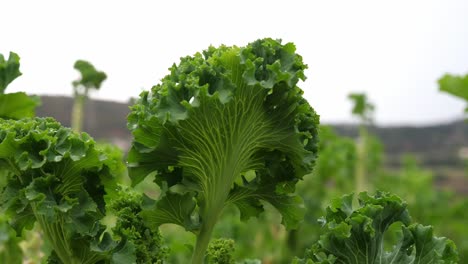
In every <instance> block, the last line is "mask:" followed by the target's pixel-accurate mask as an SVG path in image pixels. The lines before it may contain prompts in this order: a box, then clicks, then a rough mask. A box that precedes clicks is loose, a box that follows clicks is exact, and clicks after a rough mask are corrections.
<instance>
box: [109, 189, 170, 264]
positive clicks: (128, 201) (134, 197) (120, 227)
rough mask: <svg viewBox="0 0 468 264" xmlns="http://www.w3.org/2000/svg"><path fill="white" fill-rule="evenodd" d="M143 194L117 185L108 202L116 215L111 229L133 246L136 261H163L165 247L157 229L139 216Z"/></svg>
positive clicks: (165, 254) (143, 262)
mask: <svg viewBox="0 0 468 264" xmlns="http://www.w3.org/2000/svg"><path fill="white" fill-rule="evenodd" d="M142 203H143V195H142V194H140V193H138V192H136V191H134V190H132V189H131V188H129V187H125V186H119V188H118V191H117V194H116V195H115V197H113V198H112V200H111V202H110V205H109V207H110V210H111V211H113V212H114V214H115V216H116V217H117V222H116V225H115V227H114V228H112V231H113V233H114V235H116V236H118V237H120V239H126V240H127V241H128V242H129V243H130V244H132V245H133V247H134V248H135V255H136V263H138V264H146V263H155V264H157V263H163V261H164V259H165V258H166V256H167V248H166V247H164V246H162V245H163V241H162V237H161V234H160V233H159V231H152V230H151V229H150V228H149V227H147V226H146V225H145V224H144V222H143V220H142V218H141V216H140V212H141V210H142Z"/></svg>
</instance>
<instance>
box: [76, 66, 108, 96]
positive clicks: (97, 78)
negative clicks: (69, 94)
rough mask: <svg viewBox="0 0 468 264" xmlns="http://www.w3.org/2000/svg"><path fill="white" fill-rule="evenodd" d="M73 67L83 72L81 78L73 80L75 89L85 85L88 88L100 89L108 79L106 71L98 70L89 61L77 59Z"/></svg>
mask: <svg viewBox="0 0 468 264" xmlns="http://www.w3.org/2000/svg"><path fill="white" fill-rule="evenodd" d="M73 67H74V68H75V69H76V70H78V71H79V72H80V73H81V79H80V80H77V81H73V87H75V89H76V88H77V87H79V86H83V87H85V88H86V89H97V90H98V89H99V88H101V84H102V82H103V81H104V80H106V79H107V75H106V74H105V73H104V72H102V71H98V70H96V68H94V66H93V65H92V64H91V63H89V62H87V61H84V60H77V61H76V62H75V65H74V66H73Z"/></svg>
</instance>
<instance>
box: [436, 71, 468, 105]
mask: <svg viewBox="0 0 468 264" xmlns="http://www.w3.org/2000/svg"><path fill="white" fill-rule="evenodd" d="M439 89H440V90H441V91H443V92H447V93H449V94H451V95H454V96H457V97H460V98H461V99H464V100H465V101H468V75H464V76H454V75H450V74H445V75H444V76H443V77H442V78H440V79H439Z"/></svg>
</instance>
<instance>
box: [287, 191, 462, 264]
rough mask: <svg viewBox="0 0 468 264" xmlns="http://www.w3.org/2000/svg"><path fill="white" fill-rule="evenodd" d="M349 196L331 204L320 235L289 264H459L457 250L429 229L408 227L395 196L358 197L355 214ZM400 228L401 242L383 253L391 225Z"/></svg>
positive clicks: (405, 217)
mask: <svg viewBox="0 0 468 264" xmlns="http://www.w3.org/2000/svg"><path fill="white" fill-rule="evenodd" d="M352 201H353V196H352V195H347V196H344V197H343V198H341V199H337V200H334V201H333V202H332V204H331V205H330V206H329V207H328V208H327V215H326V216H325V218H324V219H322V220H323V222H324V228H325V230H324V234H323V235H322V236H321V237H320V240H319V241H318V242H317V243H316V244H314V245H313V246H312V248H311V249H310V250H309V251H308V252H307V253H306V257H305V259H295V260H294V261H293V263H321V264H331V263H335V264H337V263H343V264H345V263H346V264H360V263H379V264H390V263H401V264H412V263H458V255H457V251H456V247H455V244H454V243H453V242H452V241H451V240H448V239H446V238H443V237H442V238H441V237H435V236H434V235H433V232H432V227H430V226H423V225H420V224H411V220H410V216H409V214H408V210H407V209H406V204H405V203H404V202H402V201H401V199H400V198H399V197H397V196H395V195H391V194H389V193H384V192H377V193H376V195H375V196H369V195H368V194H367V193H365V192H364V193H361V194H360V195H359V204H360V207H359V208H357V209H353V206H352ZM397 222H399V223H401V229H400V237H399V240H398V242H397V243H396V244H395V245H393V247H392V248H391V250H390V251H386V250H385V248H390V247H388V246H387V247H386V245H385V240H384V234H385V233H386V232H387V231H388V228H389V227H390V225H392V224H394V223H397Z"/></svg>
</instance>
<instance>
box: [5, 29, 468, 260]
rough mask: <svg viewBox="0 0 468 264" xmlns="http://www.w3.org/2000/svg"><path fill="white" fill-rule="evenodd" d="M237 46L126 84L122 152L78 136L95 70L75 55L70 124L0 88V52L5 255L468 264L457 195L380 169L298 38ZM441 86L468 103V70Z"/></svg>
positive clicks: (380, 151)
mask: <svg viewBox="0 0 468 264" xmlns="http://www.w3.org/2000/svg"><path fill="white" fill-rule="evenodd" d="M238 45H239V46H227V45H220V46H216V47H215V46H210V47H207V48H206V49H205V50H200V51H199V52H198V53H195V54H192V55H190V54H180V55H181V56H184V57H182V58H181V59H180V61H176V62H175V63H174V64H173V65H172V66H171V67H170V68H169V71H168V72H167V75H166V76H165V77H164V78H163V79H162V80H161V81H160V82H159V83H155V84H154V86H153V87H151V88H149V89H146V90H145V91H143V92H142V93H141V94H139V95H138V94H135V98H137V99H135V100H133V101H132V103H131V106H130V109H129V112H128V113H129V114H128V115H127V117H126V120H121V121H122V122H124V123H126V124H127V129H128V131H129V134H130V135H131V136H130V137H131V138H130V141H129V142H128V148H127V147H122V145H120V146H117V145H115V144H112V143H111V141H112V138H111V135H103V136H100V138H99V140H98V139H93V137H91V136H90V135H89V134H88V132H89V131H86V126H85V125H84V124H85V122H87V121H89V120H91V121H92V122H99V121H98V120H93V117H92V116H87V115H86V114H87V111H86V108H87V107H89V104H87V102H88V101H89V99H90V97H91V93H90V92H91V91H93V90H98V89H101V86H102V83H103V82H105V80H106V79H107V74H106V73H105V72H104V71H102V70H100V69H98V68H99V67H95V66H94V65H93V64H91V63H90V62H88V61H84V60H77V61H76V63H75V64H74V68H75V69H76V71H77V72H78V73H79V75H80V78H79V79H77V80H70V82H71V83H72V91H73V104H72V110H71V111H70V112H71V117H70V119H71V122H70V126H71V127H70V128H69V127H66V126H64V125H63V124H61V123H60V122H58V121H57V120H56V119H55V118H53V117H37V116H36V111H35V110H36V108H37V107H38V106H39V105H40V104H41V102H40V99H39V97H37V96H35V95H27V94H26V93H24V92H15V93H8V89H7V87H8V85H9V84H10V83H11V82H13V81H14V80H15V79H16V78H21V75H22V73H21V71H20V56H19V55H18V54H16V53H14V52H11V53H10V54H9V55H8V56H6V55H5V56H4V55H1V54H0V210H1V214H0V264H1V263H5V264H7V263H8V264H19V263H49V264H52V263H53V264H59V263H62V264H111V263H112V264H129V263H138V264H149V263H159V264H162V263H175V264H177V263H193V264H202V263H207V264H215V263H217V264H235V263H238V264H253V263H258V264H260V263H264V264H273V263H291V264H311V263H321V264H332V263H335V264H341V263H342V264H361V263H376V264H377V263H378V264H390V263H398V264H413V263H414V264H416V263H420V264H429V263H468V227H467V219H468V197H467V196H466V193H462V192H456V191H455V189H453V188H450V185H446V186H441V184H439V183H438V182H437V178H436V177H435V171H433V170H432V169H431V168H428V167H426V166H425V165H423V164H420V162H419V160H418V158H417V157H415V156H414V155H411V153H407V154H405V155H401V157H399V160H398V164H399V165H398V166H394V167H392V168H389V166H387V165H386V164H388V163H386V157H385V155H384V153H385V148H386V147H387V146H385V145H384V144H383V143H382V141H381V139H380V138H379V137H378V135H377V134H376V133H374V129H372V127H373V124H374V113H375V111H376V110H377V109H378V105H377V106H376V105H374V103H373V102H372V98H369V97H368V96H367V95H366V94H364V93H352V94H349V95H343V96H344V97H346V96H348V99H349V101H350V102H351V104H352V105H353V107H352V109H350V111H351V112H352V114H353V115H354V117H355V118H356V120H358V125H357V127H358V128H357V129H356V131H355V134H356V135H355V137H349V136H344V135H342V134H340V133H338V132H337V131H336V130H335V129H334V128H333V127H331V126H327V125H324V124H321V123H320V113H318V112H316V111H315V110H314V105H312V104H311V103H309V102H308V101H307V100H306V99H305V98H304V96H303V95H304V90H303V89H307V88H306V87H302V84H303V83H302V81H304V80H305V79H306V76H305V73H304V71H305V70H306V69H307V67H308V66H307V64H306V63H307V62H305V61H303V57H302V56H301V55H300V50H297V49H296V46H295V44H294V43H291V42H289V43H284V42H282V41H281V40H276V39H271V38H263V39H258V40H254V41H252V42H250V43H238ZM22 60H27V58H22ZM168 66H170V65H168ZM438 85H439V88H440V92H441V93H446V94H450V95H453V96H455V97H457V98H459V99H460V100H465V101H467V102H468V75H464V76H463V75H462V76H457V75H450V74H447V75H444V76H441V77H440V79H439V81H438ZM460 111H463V110H460ZM467 111H468V108H467ZM57 114H59V113H57ZM61 114H63V113H61ZM106 121H107V122H111V121H112V122H113V121H114V120H106ZM465 125H466V124H465ZM443 136H444V135H443V134H442V137H443ZM464 144H465V146H467V147H468V142H464ZM123 146H125V144H123ZM460 153H461V154H460V159H461V163H462V164H463V162H464V163H465V165H464V166H465V168H462V170H463V171H462V172H461V173H460V172H459V171H458V173H459V174H462V175H459V174H457V175H458V176H457V179H456V180H457V182H460V183H461V184H464V183H466V182H467V181H466V179H467V178H466V177H468V155H465V156H463V153H464V152H460ZM454 162H455V161H454ZM457 162H458V161H457ZM462 166H463V165H462Z"/></svg>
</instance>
